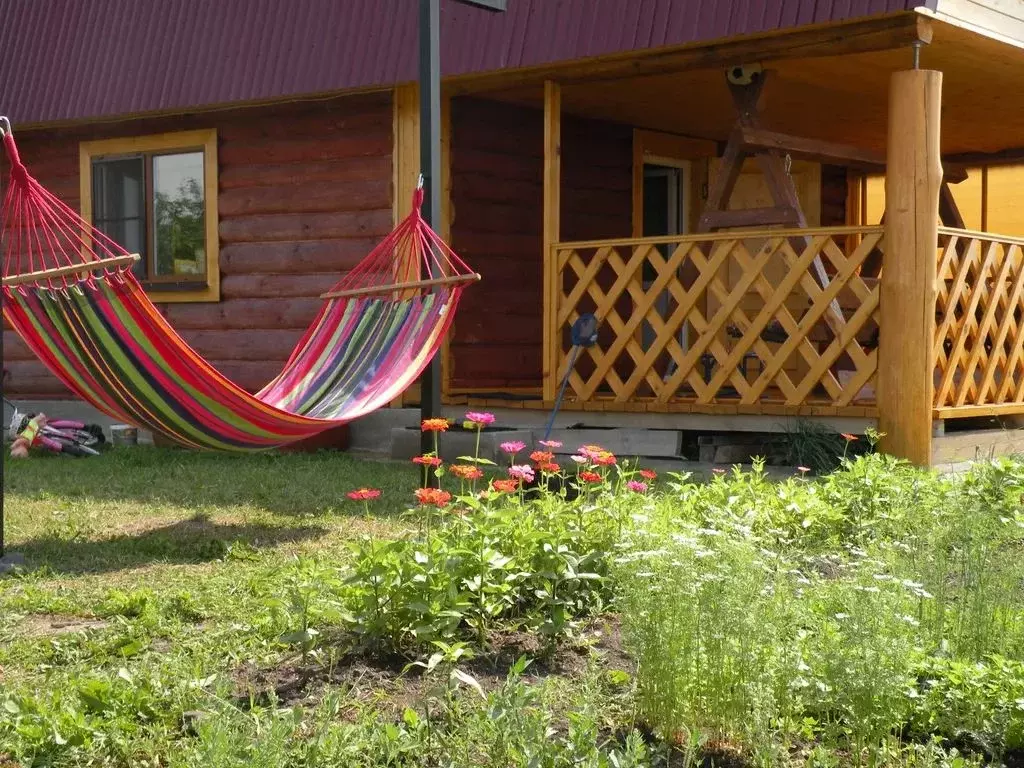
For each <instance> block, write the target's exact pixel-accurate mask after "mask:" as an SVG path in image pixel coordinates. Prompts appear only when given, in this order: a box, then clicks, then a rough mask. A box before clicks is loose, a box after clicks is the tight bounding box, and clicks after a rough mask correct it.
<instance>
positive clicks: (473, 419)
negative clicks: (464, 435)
mask: <svg viewBox="0 0 1024 768" xmlns="http://www.w3.org/2000/svg"><path fill="white" fill-rule="evenodd" d="M493 423H494V414H493V413H479V412H477V411H470V412H469V413H467V414H466V424H465V425H463V426H466V428H467V429H472V428H473V427H476V428H477V429H479V428H480V427H486V426H489V425H490V424H493Z"/></svg>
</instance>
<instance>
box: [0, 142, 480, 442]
mask: <svg viewBox="0 0 1024 768" xmlns="http://www.w3.org/2000/svg"><path fill="white" fill-rule="evenodd" d="M0 132H2V133H3V134H4V135H3V140H4V144H5V146H6V149H7V155H8V157H9V159H10V162H11V173H10V184H9V186H8V188H7V193H6V195H5V197H4V203H3V233H2V240H3V253H4V265H3V315H4V318H5V319H6V320H7V322H8V323H9V324H10V325H11V327H12V328H13V329H14V330H15V331H16V332H17V333H18V334H19V335H20V336H21V338H22V339H23V340H24V341H25V343H26V344H27V345H28V346H29V348H30V349H31V350H32V351H33V352H34V353H35V355H36V356H37V357H38V358H39V359H40V360H41V361H42V362H43V364H44V365H45V366H46V367H47V368H48V369H49V370H50V371H51V372H52V373H53V374H54V375H55V376H57V377H58V378H59V379H60V380H61V382H63V384H64V385H65V386H66V387H67V388H68V389H70V390H71V391H72V392H73V393H75V394H76V395H77V396H78V397H80V398H82V399H83V400H85V401H87V402H89V403H91V404H92V405H94V406H95V407H96V408H98V409H99V410H101V411H103V412H104V413H106V414H107V415H109V416H111V417H113V418H115V419H118V420H119V421H123V422H125V423H128V424H133V425H135V426H138V427H143V428H145V429H149V430H152V431H153V432H154V433H158V434H161V435H163V436H165V437H167V438H169V439H171V440H173V441H175V442H177V443H180V444H182V445H185V446H189V447H193V448H203V449H213V450H225V451H256V450H265V449H268V448H274V447H279V446H283V445H287V444H289V443H293V442H297V441H300V440H304V439H306V438H309V437H312V436H314V435H316V434H318V433H320V432H323V431H324V430H327V429H331V428H333V427H336V426H338V425H340V424H344V423H346V422H349V421H351V420H352V419H355V418H358V417H359V416H363V415H365V414H367V413H369V412H371V411H373V410H375V409H377V408H380V407H381V406H384V405H386V404H387V403H389V402H390V401H392V400H393V399H394V398H395V397H397V396H398V395H400V394H401V393H402V392H403V391H404V390H405V389H406V388H407V387H408V386H409V385H410V384H412V383H413V382H414V381H415V380H416V379H417V377H418V376H419V375H420V374H421V373H422V372H423V370H424V369H425V368H426V366H427V364H428V363H429V362H430V360H431V358H432V357H433V356H434V355H435V354H436V353H437V351H438V349H439V348H440V346H441V342H442V340H443V338H444V335H445V333H446V331H447V330H448V328H449V326H450V325H451V322H452V317H453V315H454V312H455V307H456V305H457V304H458V301H459V298H460V296H461V294H462V291H463V289H464V288H465V287H466V286H467V285H468V284H469V283H470V282H472V281H474V280H478V279H479V275H476V274H473V273H472V272H471V271H470V270H469V269H468V267H467V266H466V264H465V263H464V262H463V261H462V260H461V259H460V258H459V257H458V256H457V255H455V253H454V252H453V251H452V250H451V249H450V248H448V246H447V245H445V243H444V242H443V241H442V240H441V239H440V238H439V237H438V236H437V235H436V234H435V233H434V232H433V230H431V228H430V227H429V226H428V225H427V224H426V222H425V221H424V220H423V218H422V216H421V215H420V205H421V203H422V200H423V193H422V190H418V191H417V193H416V195H415V197H414V200H413V210H412V213H411V214H410V215H409V216H408V217H407V218H406V219H405V220H404V221H402V222H401V223H400V224H399V225H398V226H397V227H396V229H395V230H394V232H392V233H391V234H390V235H389V236H388V237H387V238H386V239H385V240H384V241H383V242H381V244H380V245H379V246H377V248H375V249H374V250H373V251H372V252H371V253H370V254H369V255H368V256H367V257H366V258H365V259H364V260H363V261H362V262H360V264H359V265H358V266H357V267H356V268H354V269H353V270H352V271H351V272H349V273H348V274H347V275H346V276H345V277H344V278H343V279H342V280H340V281H339V282H338V283H337V285H336V286H335V287H334V288H332V289H331V290H330V291H329V292H327V293H325V294H324V295H323V297H322V298H324V299H325V303H324V306H323V307H322V309H321V310H320V313H319V315H318V316H317V318H316V319H315V320H314V321H313V323H312V325H311V326H310V327H309V329H308V330H307V331H306V333H305V335H304V336H303V337H302V339H301V340H300V341H299V343H298V344H297V346H296V347H295V349H294V350H293V351H292V353H291V356H290V357H289V358H288V361H287V363H286V364H285V366H284V370H283V371H282V372H281V373H280V374H279V375H278V376H277V377H276V378H275V379H274V380H273V381H271V382H270V383H269V384H267V385H266V386H265V387H264V388H263V389H262V390H260V391H259V392H258V393H256V394H255V395H253V394H250V393H249V392H247V391H245V390H244V389H242V388H241V387H239V386H237V385H235V384H234V383H232V382H231V381H230V380H228V379H227V378H226V377H224V376H223V375H222V374H220V373H219V372H218V371H217V370H216V369H215V368H213V366H211V365H210V364H209V363H207V362H206V361H205V360H204V359H203V358H202V357H200V356H199V354H197V353H196V352H195V351H194V350H193V349H192V348H191V347H190V346H189V345H188V344H187V343H186V342H185V341H184V340H183V339H182V338H181V337H180V336H179V335H178V334H177V333H176V332H175V331H174V329H173V328H172V327H171V326H170V324H168V322H167V321H166V320H165V318H164V316H163V315H162V314H161V313H160V311H159V310H158V309H157V307H156V306H154V304H153V303H152V302H151V301H150V299H149V297H148V296H147V295H146V292H145V291H144V290H143V288H142V286H141V285H140V284H139V282H138V280H137V279H136V277H135V275H134V274H133V272H132V270H131V267H132V264H133V263H134V262H135V261H136V260H137V259H138V257H137V256H134V255H132V254H129V253H128V252H127V251H125V249H124V248H122V247H121V246H119V245H117V244H116V243H115V242H114V241H112V240H111V239H110V238H109V237H107V236H106V235H104V234H103V233H102V232H100V231H99V230H97V229H94V228H93V227H92V226H91V225H90V224H89V223H88V222H86V221H84V220H83V219H82V218H81V217H79V216H78V214H76V213H75V212H74V211H73V210H71V209H70V208H69V207H68V206H67V205H65V204H64V203H62V202H61V201H60V200H58V199H57V198H56V197H54V195H53V194H51V193H50V192H49V191H47V190H46V189H45V188H44V187H43V186H42V185H41V184H40V183H39V182H38V181H36V180H35V179H34V178H32V176H31V175H29V173H28V171H27V170H26V168H25V166H24V165H23V164H22V162H21V160H20V158H19V156H18V150H17V147H16V145H15V142H14V138H13V136H12V135H11V133H10V130H9V127H8V129H7V130H3V128H2V126H0Z"/></svg>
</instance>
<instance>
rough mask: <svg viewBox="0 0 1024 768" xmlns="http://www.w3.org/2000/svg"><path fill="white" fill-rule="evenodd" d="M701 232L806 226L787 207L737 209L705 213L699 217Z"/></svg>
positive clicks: (800, 217)
mask: <svg viewBox="0 0 1024 768" xmlns="http://www.w3.org/2000/svg"><path fill="white" fill-rule="evenodd" d="M700 225H701V230H702V231H703V230H714V229H729V228H731V227H762V226H763V227H767V226H774V225H786V226H790V227H798V228H803V227H804V226H805V225H806V222H805V221H804V219H803V217H802V216H801V215H800V212H799V211H798V210H797V209H796V208H793V207H792V206H789V205H777V206H775V207H774V208H737V209H734V210H724V211H707V212H706V213H705V214H704V215H703V216H701V217H700Z"/></svg>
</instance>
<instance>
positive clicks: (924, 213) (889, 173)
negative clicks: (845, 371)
mask: <svg viewBox="0 0 1024 768" xmlns="http://www.w3.org/2000/svg"><path fill="white" fill-rule="evenodd" d="M941 101H942V73H941V72H934V71H929V70H911V71H907V72H896V73H894V74H893V76H892V80H891V84H890V88H889V147H888V155H887V159H886V175H885V200H886V217H885V263H884V266H883V269H882V277H881V281H882V282H881V333H880V338H879V348H878V416H879V418H878V420H879V429H880V431H881V432H884V433H885V437H884V438H883V440H882V445H881V448H882V450H883V451H885V452H886V453H890V454H893V455H895V456H899V457H901V458H904V459H908V460H910V461H912V462H913V463H915V464H918V465H920V466H929V465H930V464H931V458H932V456H931V448H932V408H933V399H934V389H935V387H934V380H933V377H934V370H935V349H934V347H935V299H936V287H935V280H936V271H937V261H938V256H937V252H938V234H939V233H938V221H939V188H940V186H941V185H942V163H941V159H940V155H939V123H940V108H941Z"/></svg>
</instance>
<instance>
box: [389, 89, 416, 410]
mask: <svg viewBox="0 0 1024 768" xmlns="http://www.w3.org/2000/svg"><path fill="white" fill-rule="evenodd" d="M391 104H392V119H393V125H392V132H393V134H394V144H393V148H392V154H391V158H392V162H391V165H392V172H393V174H394V176H393V178H392V185H393V186H392V189H393V190H394V192H393V194H394V199H393V200H392V201H391V207H392V216H393V221H394V224H395V225H397V224H398V222H400V221H401V220H402V219H404V218H405V217H406V216H408V215H409V212H410V211H411V210H412V196H413V192H414V191H415V189H416V184H417V182H418V181H419V175H420V171H421V170H422V166H421V165H420V89H419V86H418V85H417V84H416V83H406V84H404V85H399V86H397V87H396V88H395V89H394V90H393V91H392V95H391ZM419 279H420V265H419V264H418V263H408V262H406V263H404V264H399V263H398V262H396V263H395V272H394V280H395V282H408V281H413V280H419ZM410 295H411V294H410ZM419 402H420V383H419V382H418V381H415V382H413V383H412V384H410V385H409V387H408V388H407V389H406V390H405V391H404V392H403V393H402V394H400V395H399V396H398V397H396V398H395V399H394V400H392V401H391V407H392V408H401V407H402V406H403V405H419Z"/></svg>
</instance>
